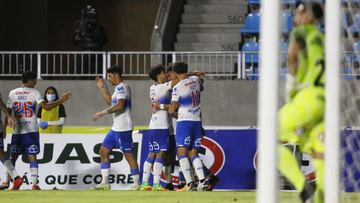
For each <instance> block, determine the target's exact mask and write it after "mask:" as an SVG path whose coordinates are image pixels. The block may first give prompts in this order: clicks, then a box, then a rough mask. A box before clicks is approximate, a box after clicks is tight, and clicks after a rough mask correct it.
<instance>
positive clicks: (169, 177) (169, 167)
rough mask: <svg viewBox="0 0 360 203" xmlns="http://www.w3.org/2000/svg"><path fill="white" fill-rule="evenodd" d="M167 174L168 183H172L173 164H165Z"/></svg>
mask: <svg viewBox="0 0 360 203" xmlns="http://www.w3.org/2000/svg"><path fill="white" fill-rule="evenodd" d="M164 168H165V170H164V171H165V175H166V183H172V174H171V171H172V167H171V166H165V167H164Z"/></svg>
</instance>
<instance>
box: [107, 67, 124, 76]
mask: <svg viewBox="0 0 360 203" xmlns="http://www.w3.org/2000/svg"><path fill="white" fill-rule="evenodd" d="M106 73H113V74H118V75H119V76H122V73H123V69H122V68H121V67H120V66H111V67H110V68H108V69H107V70H106Z"/></svg>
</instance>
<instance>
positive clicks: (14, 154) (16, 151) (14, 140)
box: [7, 134, 25, 190]
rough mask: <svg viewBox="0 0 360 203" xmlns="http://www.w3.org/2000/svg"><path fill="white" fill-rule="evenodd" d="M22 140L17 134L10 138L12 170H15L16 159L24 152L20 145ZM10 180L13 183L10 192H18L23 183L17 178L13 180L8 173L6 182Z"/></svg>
mask: <svg viewBox="0 0 360 203" xmlns="http://www.w3.org/2000/svg"><path fill="white" fill-rule="evenodd" d="M22 138H23V135H17V134H13V135H12V137H11V144H10V160H11V163H12V165H13V166H14V168H15V163H16V160H17V159H18V157H19V155H20V154H21V153H24V152H25V150H22V149H23V148H24V146H23V145H22ZM11 179H12V181H13V187H12V190H18V189H19V188H20V186H21V184H22V182H23V180H22V178H21V177H20V176H18V177H17V178H16V179H15V178H14V177H13V175H11V174H9V173H8V176H7V181H8V182H9V181H10V180H11Z"/></svg>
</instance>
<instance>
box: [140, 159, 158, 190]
mask: <svg viewBox="0 0 360 203" xmlns="http://www.w3.org/2000/svg"><path fill="white" fill-rule="evenodd" d="M155 157H156V153H155V152H150V153H149V155H148V157H147V158H146V160H145V162H144V165H143V176H142V182H141V185H140V190H141V191H144V190H152V186H151V185H150V184H149V179H150V175H151V169H152V166H153V164H154V161H155Z"/></svg>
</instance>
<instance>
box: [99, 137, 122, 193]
mask: <svg viewBox="0 0 360 203" xmlns="http://www.w3.org/2000/svg"><path fill="white" fill-rule="evenodd" d="M116 146H117V137H116V134H115V132H114V131H112V130H110V131H109V132H108V133H107V134H106V137H105V139H104V140H103V142H102V144H101V147H100V150H99V154H100V161H101V163H100V170H101V177H102V179H101V183H100V184H99V185H97V186H95V187H94V189H95V190H110V185H109V172H110V157H109V154H110V152H111V150H112V149H113V148H115V147H116Z"/></svg>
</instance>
